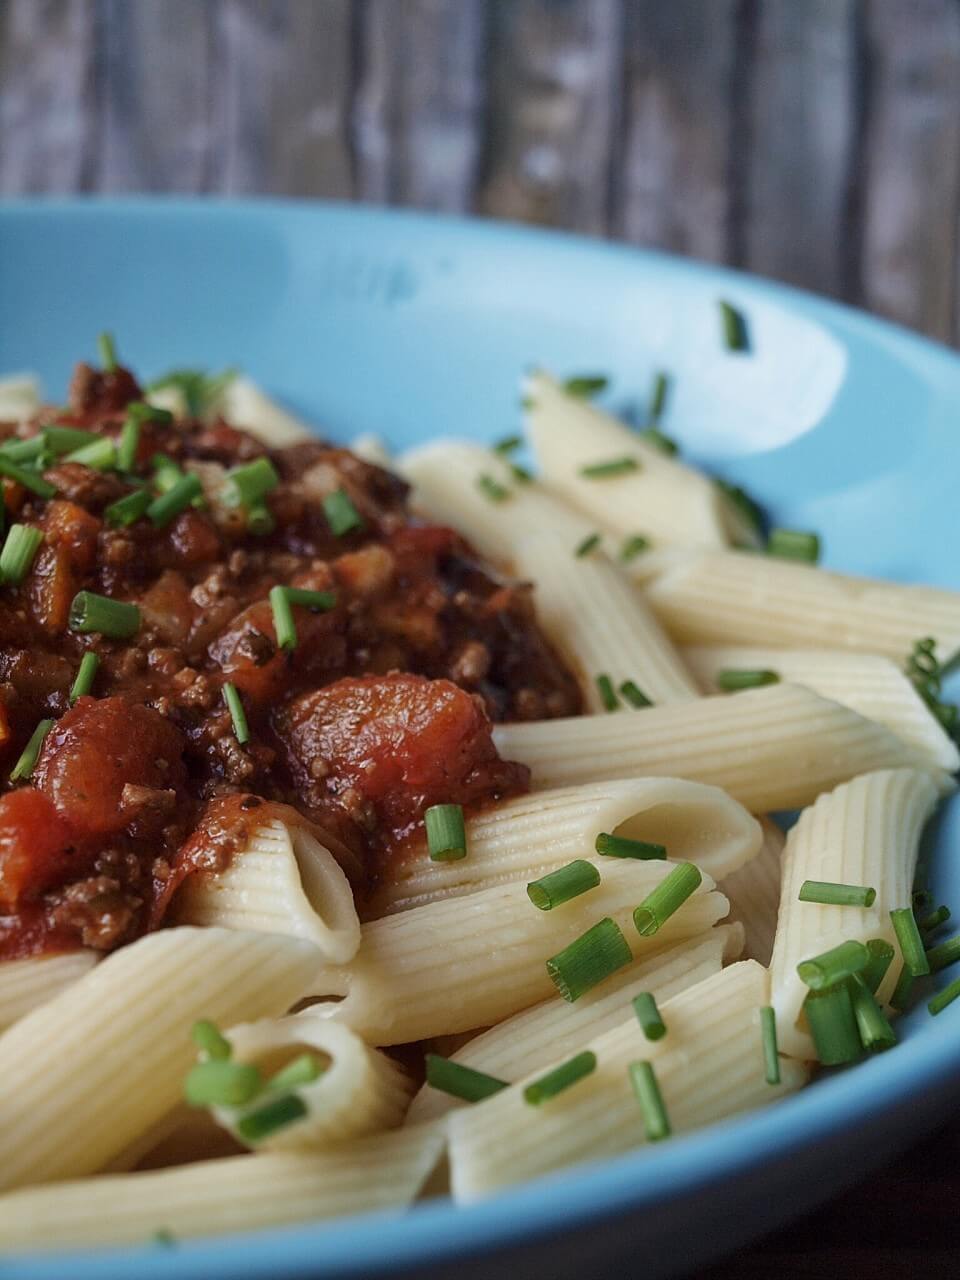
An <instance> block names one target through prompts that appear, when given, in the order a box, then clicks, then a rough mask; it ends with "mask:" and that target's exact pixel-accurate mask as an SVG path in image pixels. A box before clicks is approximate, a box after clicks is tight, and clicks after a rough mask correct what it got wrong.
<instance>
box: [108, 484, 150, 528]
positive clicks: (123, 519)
mask: <svg viewBox="0 0 960 1280" xmlns="http://www.w3.org/2000/svg"><path fill="white" fill-rule="evenodd" d="M151 502H153V495H152V494H151V493H150V490H149V489H135V490H134V491H133V493H128V494H127V495H126V497H124V498H118V499H117V501H116V502H111V503H110V505H109V507H106V508H104V512H103V516H104V519H105V520H106V522H107V524H109V525H112V526H114V527H116V526H117V525H131V524H135V523H136V522H137V521H138V520H139V519H140V517H141V516H143V515H146V513H147V507H149V506H150V504H151Z"/></svg>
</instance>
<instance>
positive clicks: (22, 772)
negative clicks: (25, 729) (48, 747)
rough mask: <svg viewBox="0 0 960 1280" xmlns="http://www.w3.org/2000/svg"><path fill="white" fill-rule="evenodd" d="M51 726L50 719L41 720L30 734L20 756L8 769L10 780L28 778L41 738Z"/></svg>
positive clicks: (39, 748)
mask: <svg viewBox="0 0 960 1280" xmlns="http://www.w3.org/2000/svg"><path fill="white" fill-rule="evenodd" d="M52 728H53V721H52V720H41V721H40V723H39V724H38V725H37V727H36V728H35V729H34V731H33V733H32V734H31V735H30V741H29V742H28V743H27V745H26V746H25V747H24V748H23V750H22V751H21V753H20V758H19V760H18V761H17V763H16V764H15V765H14V766H13V768H12V769H11V770H10V781H11V782H20V781H21V780H22V779H26V778H29V777H30V775H31V774H32V773H33V766H34V765H35V764H36V763H37V759H38V757H39V755H40V751H41V748H42V747H43V740H44V738H45V737H46V736H47V734H48V733H49V732H50V730H51V729H52Z"/></svg>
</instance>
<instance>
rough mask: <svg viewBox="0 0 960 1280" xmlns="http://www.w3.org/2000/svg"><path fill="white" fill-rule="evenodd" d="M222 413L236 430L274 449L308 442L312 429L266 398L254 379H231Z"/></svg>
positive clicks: (222, 405) (221, 404)
mask: <svg viewBox="0 0 960 1280" xmlns="http://www.w3.org/2000/svg"><path fill="white" fill-rule="evenodd" d="M219 408H220V412H221V413H222V414H223V416H224V417H225V418H226V419H227V420H228V421H229V422H231V423H232V424H233V425H234V426H237V427H242V428H243V430H244V431H247V432H249V434H250V435H252V436H255V437H256V438H257V439H258V440H261V441H262V442H263V443H264V444H267V445H270V447H271V448H274V449H279V448H283V447H284V446H285V445H289V444H299V443H300V441H301V440H309V439H310V437H311V432H310V430H309V428H308V427H307V426H306V425H305V424H304V423H303V422H301V421H300V419H299V418H295V417H294V416H293V414H292V413H288V412H287V410H286V409H281V408H280V406H279V405H278V404H277V402H276V401H275V400H271V398H270V397H269V396H268V395H267V394H266V392H265V391H264V390H263V388H262V387H260V386H258V385H257V383H256V382H254V381H253V379H252V378H245V377H243V376H237V377H236V378H231V379H230V380H229V382H227V384H226V386H225V387H224V389H223V393H222V396H221V403H220V406H219Z"/></svg>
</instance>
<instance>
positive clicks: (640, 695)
mask: <svg viewBox="0 0 960 1280" xmlns="http://www.w3.org/2000/svg"><path fill="white" fill-rule="evenodd" d="M620 696H621V698H623V700H624V702H629V704H630V706H631V707H634V708H635V709H637V710H639V709H640V708H641V707H652V706H653V703H652V702H651V701H650V699H649V698H648V697H647V695H646V694H645V693H644V692H643V690H642V689H641V688H640V686H639V685H638V684H636V683H635V682H634V681H633V680H624V682H623V684H622V685H621V686H620Z"/></svg>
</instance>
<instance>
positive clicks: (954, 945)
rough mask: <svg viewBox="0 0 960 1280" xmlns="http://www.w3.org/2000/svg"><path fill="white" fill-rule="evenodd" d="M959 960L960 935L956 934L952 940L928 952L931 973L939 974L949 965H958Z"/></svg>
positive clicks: (948, 939)
mask: <svg viewBox="0 0 960 1280" xmlns="http://www.w3.org/2000/svg"><path fill="white" fill-rule="evenodd" d="M958 960H960V933H956V934H954V935H953V937H952V938H947V939H945V940H944V941H943V942H938V943H937V945H936V946H935V947H931V948H930V950H929V951H928V952H927V961H928V963H929V965H930V972H931V973H939V972H940V970H941V969H945V968H946V967H947V965H949V964H956V962H957V961H958Z"/></svg>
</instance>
